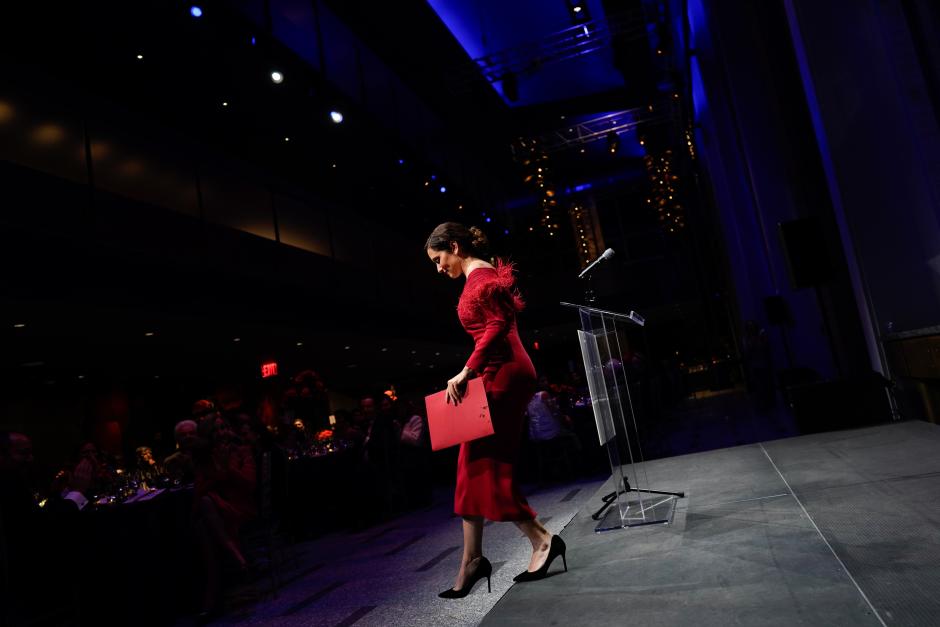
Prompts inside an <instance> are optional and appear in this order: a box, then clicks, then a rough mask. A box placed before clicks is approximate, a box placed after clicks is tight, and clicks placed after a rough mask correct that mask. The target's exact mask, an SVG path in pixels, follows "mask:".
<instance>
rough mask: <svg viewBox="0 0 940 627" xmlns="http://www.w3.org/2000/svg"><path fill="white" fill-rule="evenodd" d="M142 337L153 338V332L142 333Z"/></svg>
mask: <svg viewBox="0 0 940 627" xmlns="http://www.w3.org/2000/svg"><path fill="white" fill-rule="evenodd" d="M144 335H145V336H147V337H153V331H147V332H146V333H144Z"/></svg>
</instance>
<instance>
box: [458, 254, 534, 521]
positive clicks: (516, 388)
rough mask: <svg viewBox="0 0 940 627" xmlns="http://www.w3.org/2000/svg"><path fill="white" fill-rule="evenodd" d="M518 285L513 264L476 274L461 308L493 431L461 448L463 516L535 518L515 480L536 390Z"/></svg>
mask: <svg viewBox="0 0 940 627" xmlns="http://www.w3.org/2000/svg"><path fill="white" fill-rule="evenodd" d="M514 282H515V280H514V278H513V275H512V265H511V264H502V263H500V264H498V265H497V266H496V268H495V269H493V268H477V269H476V270H473V271H472V272H471V273H470V275H469V276H468V277H467V283H466V285H464V288H463V292H462V293H461V295H460V301H459V302H458V304H457V315H458V317H459V318H460V323H461V324H462V325H463V327H464V329H466V331H467V333H469V334H470V335H471V336H473V342H474V349H473V354H472V355H471V356H470V359H469V360H468V361H467V367H469V368H471V369H472V370H473V371H474V372H476V373H478V374H480V376H482V377H483V387H484V389H485V390H486V394H487V398H488V399H489V407H490V416H491V418H492V420H493V431H494V434H493V435H491V436H488V437H485V438H481V439H479V440H472V441H470V442H464V443H463V444H461V445H460V455H459V457H458V460H457V489H456V491H455V494H454V512H455V513H456V514H457V515H459V516H483V517H485V518H488V519H489V520H531V519H533V518H535V511H533V509H532V508H531V507H529V504H528V502H526V500H525V497H523V496H522V494H521V493H520V492H519V488H518V486H517V485H516V482H515V479H514V477H513V463H514V461H515V458H516V456H517V454H518V452H519V446H520V443H521V439H522V427H523V420H524V416H525V410H526V405H527V404H528V403H529V401H530V400H531V399H532V395H533V394H534V393H535V387H536V377H535V368H534V367H533V366H532V360H531V359H529V355H528V354H527V353H526V351H525V348H524V347H523V346H522V341H521V340H520V339H519V332H518V330H517V328H516V313H517V312H519V311H520V310H521V309H522V307H523V302H522V298H521V297H520V296H519V293H518V291H516V290H515V288H514V287H513V284H514Z"/></svg>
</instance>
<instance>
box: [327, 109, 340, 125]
mask: <svg viewBox="0 0 940 627" xmlns="http://www.w3.org/2000/svg"><path fill="white" fill-rule="evenodd" d="M330 119H331V120H333V123H334V124H339V123H340V122H342V121H343V114H342V113H340V112H339V111H330Z"/></svg>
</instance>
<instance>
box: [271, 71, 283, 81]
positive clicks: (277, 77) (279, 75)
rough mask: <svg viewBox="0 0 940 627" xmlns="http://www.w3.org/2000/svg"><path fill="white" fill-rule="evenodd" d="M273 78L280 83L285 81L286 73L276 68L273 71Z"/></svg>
mask: <svg viewBox="0 0 940 627" xmlns="http://www.w3.org/2000/svg"><path fill="white" fill-rule="evenodd" d="M271 80H272V81H274V82H275V83H278V84H280V83H283V82H284V74H282V73H281V72H278V71H277V70H274V71H273V72H271Z"/></svg>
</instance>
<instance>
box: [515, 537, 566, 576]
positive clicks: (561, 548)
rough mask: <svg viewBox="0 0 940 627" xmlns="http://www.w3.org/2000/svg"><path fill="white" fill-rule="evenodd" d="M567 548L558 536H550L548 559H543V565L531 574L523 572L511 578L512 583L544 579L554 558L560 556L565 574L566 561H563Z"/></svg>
mask: <svg viewBox="0 0 940 627" xmlns="http://www.w3.org/2000/svg"><path fill="white" fill-rule="evenodd" d="M567 548H568V547H566V546H565V541H564V540H562V539H561V538H559V537H558V536H552V543H551V545H550V546H549V548H548V557H546V558H545V563H544V564H542V566H541V567H540V568H539V569H538V570H534V571H532V572H529V571H527V570H526V571H523V572H521V573H519V574H518V575H516V576H515V577H513V579H512V580H513V581H518V582H523V581H538V580H539V579H545V577H546V576H547V575H548V568H549V566H551V565H552V561H554V559H555V558H556V557H559V556H561V561H562V563H563V564H564V565H565V572H568V560H566V559H565V551H566V550H567Z"/></svg>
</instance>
